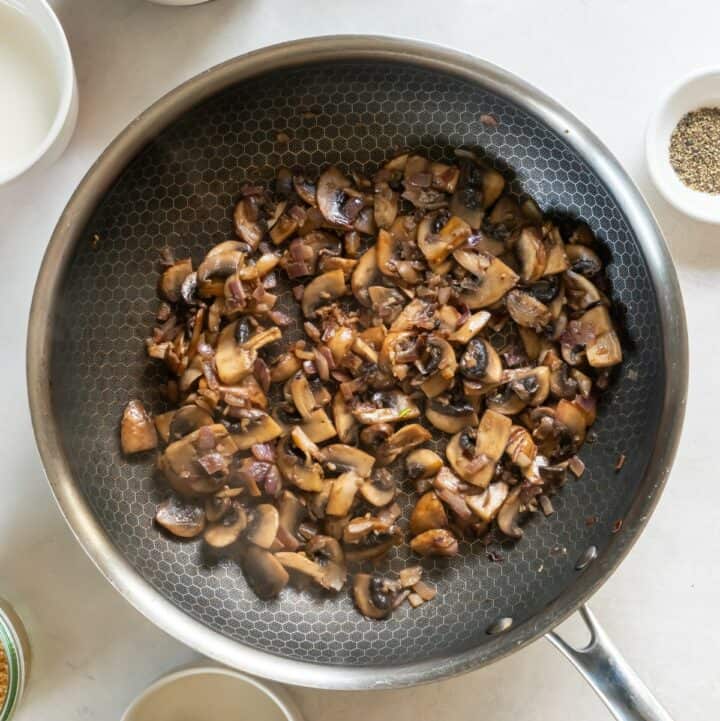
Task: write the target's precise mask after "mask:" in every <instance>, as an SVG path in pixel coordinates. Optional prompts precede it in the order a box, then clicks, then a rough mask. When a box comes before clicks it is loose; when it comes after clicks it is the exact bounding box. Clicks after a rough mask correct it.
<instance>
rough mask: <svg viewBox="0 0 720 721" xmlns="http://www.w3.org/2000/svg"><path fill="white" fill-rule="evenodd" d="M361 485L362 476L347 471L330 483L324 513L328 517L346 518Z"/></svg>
mask: <svg viewBox="0 0 720 721" xmlns="http://www.w3.org/2000/svg"><path fill="white" fill-rule="evenodd" d="M362 484H363V478H362V476H360V475H358V474H357V473H356V472H355V471H347V472H345V473H343V474H342V475H340V476H338V477H337V478H336V479H335V480H334V481H333V483H332V488H331V489H330V497H329V498H328V503H327V506H326V507H325V513H327V514H328V515H330V516H346V515H347V514H348V513H349V512H350V509H351V508H352V506H353V503H354V502H355V495H356V494H357V492H358V490H359V489H360V486H361V485H362Z"/></svg>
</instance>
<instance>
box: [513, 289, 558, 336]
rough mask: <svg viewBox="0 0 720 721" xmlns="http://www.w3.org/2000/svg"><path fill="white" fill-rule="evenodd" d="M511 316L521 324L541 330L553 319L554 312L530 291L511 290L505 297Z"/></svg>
mask: <svg viewBox="0 0 720 721" xmlns="http://www.w3.org/2000/svg"><path fill="white" fill-rule="evenodd" d="M505 305H506V306H507V310H508V313H509V314H510V317H511V318H512V319H513V320H514V321H515V322H516V323H517V324H518V325H520V326H523V327H525V328H532V329H533V330H535V331H541V330H542V329H543V328H544V327H545V326H547V325H549V323H550V321H552V314H551V313H550V310H549V309H548V307H547V306H546V305H545V304H544V303H541V302H540V301H539V300H538V299H537V298H533V296H531V295H530V293H525V292H524V291H521V290H511V291H510V292H509V293H508V294H507V297H506V299H505Z"/></svg>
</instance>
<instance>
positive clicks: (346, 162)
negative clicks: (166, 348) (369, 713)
mask: <svg viewBox="0 0 720 721" xmlns="http://www.w3.org/2000/svg"><path fill="white" fill-rule="evenodd" d="M482 116H492V117H493V118H495V119H496V120H497V125H496V126H495V125H493V124H489V123H488V119H487V118H486V117H482ZM483 121H484V122H483ZM278 134H281V138H280V140H278ZM282 134H285V135H286V136H287V138H288V139H289V140H288V141H286V142H282V141H283V140H284V139H283V138H282ZM459 145H468V146H472V147H480V148H482V149H483V152H484V153H485V154H486V156H487V157H488V158H489V159H490V160H491V162H493V164H494V165H495V166H496V167H497V168H498V169H499V170H500V171H501V172H503V173H504V174H505V176H506V178H508V180H510V181H511V188H512V190H513V191H514V192H516V193H520V192H525V193H529V194H530V195H532V196H533V197H534V198H535V199H536V200H537V201H538V202H539V204H540V205H541V207H542V208H543V210H545V211H554V212H557V213H560V214H567V215H570V216H575V217H581V218H583V219H584V220H586V221H587V222H588V223H589V224H590V226H591V227H592V229H593V230H594V231H595V232H596V233H597V235H598V237H599V238H600V239H601V242H602V243H603V245H604V246H605V249H606V250H607V257H608V260H609V263H608V267H607V272H608V276H609V278H610V281H611V283H612V288H613V297H614V299H615V301H616V302H617V303H618V304H619V305H618V307H619V308H620V310H621V316H622V322H623V323H624V329H625V338H624V349H625V355H626V360H625V363H624V364H623V366H622V368H621V369H620V371H619V373H618V377H617V378H616V379H615V382H614V385H613V387H612V389H611V391H610V392H609V393H608V394H607V395H606V396H605V397H604V401H603V403H602V405H601V408H600V413H599V419H598V421H597V423H596V425H595V426H594V431H595V433H596V436H597V439H596V441H595V442H594V443H592V444H591V445H590V444H586V446H585V447H584V449H583V452H582V454H581V455H582V457H583V459H584V460H585V462H586V463H587V471H586V473H585V475H584V476H583V477H582V478H581V479H580V480H577V481H572V480H571V481H569V482H568V484H567V485H566V486H565V488H564V489H563V490H562V491H561V492H560V493H559V494H558V495H557V496H555V497H554V498H553V505H554V507H555V513H554V514H553V515H552V516H551V517H549V518H544V517H541V516H539V515H538V516H536V517H534V518H532V519H531V520H530V521H529V523H528V524H527V525H526V526H525V535H524V538H523V539H522V540H521V541H520V542H518V543H515V544H509V543H508V544H505V545H504V546H503V547H502V548H499V549H498V548H495V549H494V550H495V551H497V552H499V554H500V555H501V556H502V559H503V560H502V562H492V561H491V560H489V558H488V556H487V554H486V549H485V548H484V546H483V545H482V543H481V542H475V543H473V544H466V543H465V544H463V547H462V554H461V555H460V556H459V557H458V558H455V559H445V560H435V561H426V562H424V564H423V565H424V566H425V568H426V577H427V578H428V580H429V581H430V582H431V583H433V584H434V585H436V586H437V587H438V590H439V594H438V597H437V598H436V599H435V600H434V601H432V602H431V603H427V604H425V605H424V606H422V607H421V608H419V609H417V610H413V609H410V608H409V607H407V606H404V607H403V608H401V609H400V610H398V611H397V612H396V613H395V614H394V615H393V617H392V618H391V619H390V620H389V621H386V622H374V621H369V620H367V619H365V618H363V617H361V616H360V615H359V614H358V613H357V611H355V610H354V608H353V605H352V601H351V598H350V595H349V593H345V592H343V593H341V594H339V596H337V597H331V596H322V595H318V594H311V593H307V592H304V593H301V592H298V591H295V590H292V589H287V590H285V591H284V592H283V594H282V596H281V598H279V599H278V600H276V601H274V602H269V603H268V602H263V601H260V600H258V599H257V598H256V596H255V595H254V594H253V593H252V591H250V590H249V588H248V587H247V585H246V583H245V581H244V579H243V576H242V573H241V572H240V570H239V568H238V567H237V565H236V564H235V562H234V561H233V560H232V559H229V560H225V561H222V562H219V563H218V562H216V560H215V559H212V558H209V557H206V556H204V555H203V552H202V547H201V544H200V543H197V542H178V541H175V540H172V539H169V538H168V537H166V536H164V535H162V534H161V533H160V532H159V531H158V530H157V529H156V528H155V527H154V526H153V523H152V517H153V514H154V510H155V506H156V504H157V503H158V501H159V500H161V499H162V498H163V497H164V494H165V493H166V491H165V490H164V486H163V484H162V482H160V481H159V480H158V479H157V478H156V477H155V476H154V473H153V463H152V460H153V459H152V458H151V457H145V458H140V459H133V460H130V461H128V460H126V459H125V458H123V457H122V456H121V454H120V451H119V443H118V422H119V419H120V416H121V413H122V409H123V406H124V404H125V403H126V402H127V401H128V400H129V399H131V398H136V397H137V398H141V399H142V400H143V401H144V402H145V403H146V404H147V406H148V407H149V408H151V409H153V410H155V411H159V410H163V409H164V406H163V405H162V402H161V400H160V398H159V396H158V394H157V391H156V387H157V384H158V383H160V382H161V381H162V379H163V375H162V373H161V372H160V370H159V368H158V367H157V366H154V365H153V364H152V363H150V362H148V360H147V358H146V356H145V352H144V347H143V340H144V338H145V337H146V335H147V333H148V330H149V328H150V327H151V326H152V325H153V322H154V311H155V309H156V307H157V300H156V295H155V283H156V278H157V270H158V266H157V259H158V254H159V251H160V249H161V248H162V247H163V246H165V245H169V246H170V247H171V248H173V250H174V252H175V254H176V256H177V257H183V256H187V255H191V256H192V257H193V260H194V262H195V263H197V262H198V261H199V260H200V259H201V258H202V257H203V254H204V253H205V251H206V250H207V249H208V248H209V247H211V245H212V244H214V243H216V242H218V241H221V240H225V239H227V238H230V237H232V220H231V215H232V208H233V205H234V203H235V202H236V200H237V198H238V191H239V188H240V185H241V184H242V183H243V182H244V181H246V180H251V181H252V180H255V179H258V178H268V179H269V178H271V177H272V176H273V175H274V172H275V170H276V168H277V167H278V166H279V165H281V164H283V165H287V166H290V167H299V168H302V169H306V170H307V171H308V172H309V173H310V174H312V173H317V172H318V171H319V170H320V169H321V168H323V167H325V166H326V165H327V164H329V163H339V164H341V165H343V166H344V167H345V168H350V167H353V168H358V169H360V170H362V169H364V168H367V169H372V168H374V167H376V166H377V165H378V164H379V163H382V162H383V161H384V160H385V159H387V158H388V157H390V156H391V154H392V152H393V149H394V148H397V147H410V148H414V149H417V150H419V151H420V152H423V153H425V154H426V155H428V156H429V157H430V158H432V159H434V160H440V159H443V158H445V159H449V158H451V157H452V151H451V149H452V148H453V147H456V146H459ZM63 283H64V287H63V291H62V293H61V301H60V303H59V304H58V306H57V307H56V308H55V309H54V316H55V317H54V325H55V335H54V342H53V352H52V360H51V380H52V385H53V403H54V408H55V411H56V413H57V418H58V420H59V426H60V429H61V433H62V436H63V443H64V445H65V449H66V451H67V455H68V458H69V459H70V464H71V467H72V471H73V474H74V476H75V478H76V479H77V481H78V483H79V485H80V487H81V488H82V490H83V492H84V493H85V496H86V498H87V500H88V501H89V503H90V505H91V507H92V509H93V510H94V512H95V514H96V515H97V518H98V520H99V522H100V524H101V525H102V526H103V527H104V528H105V530H106V531H107V533H108V535H109V536H110V538H111V539H112V541H113V542H114V543H115V544H116V545H117V547H118V549H119V550H120V551H121V553H122V554H123V555H124V556H125V557H126V558H127V560H128V561H129V562H130V563H131V564H132V565H133V566H134V568H135V569H136V570H137V571H138V572H139V574H140V575H141V576H142V577H143V578H144V579H145V580H147V581H148V582H149V583H150V584H151V585H152V586H154V587H155V588H156V589H157V590H158V591H159V592H160V593H161V594H162V595H163V596H165V597H166V598H167V599H169V600H170V601H171V602H172V603H173V604H175V605H176V606H178V607H179V608H181V609H182V610H184V611H185V612H186V613H188V614H189V615H191V616H192V617H194V618H195V619H198V620H199V621H201V622H203V623H204V624H206V625H207V626H209V627H210V628H212V629H214V630H216V631H218V632H220V633H222V634H224V635H226V636H228V637H230V638H233V639H236V640H238V641H241V642H242V643H245V644H247V645H249V646H251V647H254V648H257V649H261V650H264V651H268V652H271V653H275V654H278V655H283V656H285V657H289V658H293V659H298V660H303V661H313V662H321V663H328V664H339V665H348V666H372V665H379V664H399V663H409V662H413V661H418V660H422V659H427V658H431V657H434V656H435V657H437V656H446V655H449V654H451V653H455V652H460V651H463V650H466V649H468V648H470V647H472V646H477V645H479V644H483V643H486V642H487V641H488V640H489V639H490V638H491V637H490V636H488V635H487V633H486V629H487V628H488V626H489V625H490V624H491V623H492V622H493V621H495V620H496V619H497V618H498V617H504V616H510V617H512V618H513V619H514V620H515V623H516V624H518V623H522V622H523V621H524V620H527V619H528V618H530V617H531V616H532V615H534V614H535V613H537V612H538V611H539V610H541V609H542V608H543V607H544V606H545V605H547V604H548V603H549V602H550V601H552V600H553V599H555V598H557V597H558V596H559V595H560V594H561V593H562V591H563V590H564V589H566V588H567V587H568V586H569V585H570V584H572V583H573V581H574V580H575V579H576V577H577V574H578V573H579V572H578V571H576V570H575V564H576V560H577V559H578V557H579V556H580V555H581V554H582V553H583V552H584V551H585V550H586V549H587V548H588V546H590V545H591V544H594V545H596V546H597V547H598V549H599V553H600V554H602V553H603V550H604V548H605V547H606V546H607V544H608V541H609V539H610V537H611V531H612V528H613V525H614V524H615V522H616V520H617V519H619V518H622V516H623V514H624V512H625V510H626V509H627V508H628V506H629V504H630V501H631V499H632V498H633V495H634V493H635V491H636V481H637V480H638V479H640V478H641V477H642V472H643V470H644V468H645V466H646V464H647V462H648V460H649V456H650V453H651V451H652V439H653V437H654V434H655V427H656V422H657V419H658V418H659V415H660V413H659V394H658V393H656V392H655V389H658V388H662V387H663V384H664V373H665V369H664V368H663V366H662V360H661V352H660V348H659V321H658V314H657V305H656V303H657V300H656V298H655V296H654V293H653V289H652V285H651V281H650V278H649V276H648V272H647V269H646V266H645V263H644V261H643V258H642V256H641V253H640V251H639V250H638V245H637V243H636V239H635V237H634V235H633V232H632V230H631V229H630V227H629V225H628V224H627V222H626V221H625V219H624V217H623V215H622V213H621V212H620V210H619V208H618V206H617V205H616V203H615V201H614V200H613V197H612V195H611V192H610V191H609V189H607V188H605V187H604V186H603V185H602V184H601V183H600V181H599V180H598V178H597V177H596V176H595V174H594V173H593V172H592V170H591V169H590V167H589V166H588V165H587V164H586V163H585V162H584V161H583V159H582V158H581V157H579V156H578V155H577V154H576V152H575V151H574V150H573V149H572V148H571V147H570V146H569V145H568V144H567V143H566V141H565V139H564V138H563V137H562V136H558V135H557V134H555V133H554V132H553V131H551V130H550V129H548V128H547V127H546V126H545V125H544V124H543V123H542V122H541V121H539V120H538V119H537V118H535V117H534V116H532V115H530V114H528V113H527V112H526V111H524V110H521V109H520V108H518V107H517V106H515V105H514V104H512V103H510V102H508V101H506V100H504V99H503V98H502V97H499V96H498V95H495V94H493V93H491V92H487V91H485V90H483V89H481V88H479V87H478V86H477V85H474V84H470V83H469V82H466V81H464V80H462V79H458V78H456V77H452V76H448V75H444V74H441V73H439V72H436V71H429V70H422V69H419V68H416V67H412V66H405V65H399V64H389V63H379V62H378V63H370V62H363V63H358V62H353V63H335V64H332V65H322V66H317V65H316V66H306V67H304V68H301V69H297V70H293V71H286V72H283V73H280V74H271V75H268V76H265V77H261V78H257V79H254V80H252V81H249V82H245V83H243V84H240V85H237V86H234V87H233V88H232V89H230V90H229V91H225V92H223V93H222V94H220V95H218V96H216V97H214V98H212V99H211V100H209V101H208V102H205V103H204V104H203V105H201V106H199V107H197V108H196V109H194V110H193V111H192V112H190V113H188V114H187V115H185V116H184V117H183V118H181V119H180V120H179V121H178V122H176V123H175V124H174V125H172V126H171V127H169V128H168V129H167V130H165V131H164V132H163V133H162V134H161V135H160V136H159V137H157V138H156V139H155V140H154V141H153V142H152V143H150V144H149V145H148V146H147V147H146V148H145V149H144V150H143V151H142V152H141V153H140V154H139V155H138V156H137V157H136V158H135V159H134V160H133V162H132V163H130V165H129V166H128V167H127V169H126V170H125V171H124V172H123V174H122V175H121V177H120V178H119V179H118V181H117V182H116V184H115V185H114V187H112V188H111V190H110V191H109V192H108V193H107V195H106V196H105V198H104V199H103V201H102V202H101V203H100V205H99V207H98V208H97V211H96V213H95V215H94V217H93V218H92V220H91V221H90V223H89V225H88V227H87V229H86V232H85V234H84V238H83V239H82V240H81V242H80V243H79V244H78V246H77V248H76V250H75V255H74V257H73V259H72V262H71V264H70V267H69V270H68V272H67V274H66V277H65V278H64V281H63ZM292 330H293V329H291V331H292ZM294 331H295V332H297V328H295V329H294ZM440 443H442V441H441V440H440ZM620 453H625V454H626V456H627V460H626V463H625V465H624V467H623V469H622V471H621V472H619V473H618V472H616V471H615V469H614V467H615V463H616V460H617V458H618V455H619V454H620ZM402 500H403V504H404V505H407V501H408V496H407V495H406V494H404V495H403V499H402ZM407 557H408V554H407V550H406V549H398V550H397V551H395V552H394V554H393V556H392V557H391V559H390V560H389V561H388V562H387V563H386V564H385V566H383V568H389V569H392V570H393V571H398V570H400V569H401V568H402V567H403V566H404V565H405V564H406V562H407V560H406V559H407ZM413 562H416V561H415V559H413Z"/></svg>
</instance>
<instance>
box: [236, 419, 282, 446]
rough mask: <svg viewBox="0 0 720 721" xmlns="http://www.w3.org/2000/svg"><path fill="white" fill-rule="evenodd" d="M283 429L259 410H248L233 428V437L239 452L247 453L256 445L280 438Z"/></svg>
mask: <svg viewBox="0 0 720 721" xmlns="http://www.w3.org/2000/svg"><path fill="white" fill-rule="evenodd" d="M282 432H283V429H282V428H281V427H280V425H279V424H278V423H277V421H276V420H275V419H274V418H273V417H272V416H270V415H269V414H267V413H265V412H264V411H261V410H258V409H250V410H247V411H246V412H245V414H244V417H243V418H242V420H241V421H240V422H239V423H238V424H235V425H234V426H231V435H232V439H233V441H234V443H235V446H236V448H237V449H238V450H241V451H245V450H247V449H249V448H252V446H254V445H255V444H256V443H267V442H268V441H272V440H274V439H275V438H278V437H279V436H280V435H281V434H282Z"/></svg>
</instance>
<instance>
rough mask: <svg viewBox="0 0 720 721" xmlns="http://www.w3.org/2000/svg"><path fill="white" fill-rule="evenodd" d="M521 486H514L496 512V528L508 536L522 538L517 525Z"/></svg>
mask: <svg viewBox="0 0 720 721" xmlns="http://www.w3.org/2000/svg"><path fill="white" fill-rule="evenodd" d="M521 492H522V486H517V487H516V488H514V489H513V490H512V491H511V492H510V494H509V495H508V496H507V498H506V499H505V502H504V503H503V504H502V506H501V508H500V511H499V512H498V514H497V524H498V528H499V529H500V530H501V531H502V532H503V533H504V534H505V535H506V536H509V537H510V538H522V535H523V530H522V528H520V526H518V517H519V515H520V493H521Z"/></svg>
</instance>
